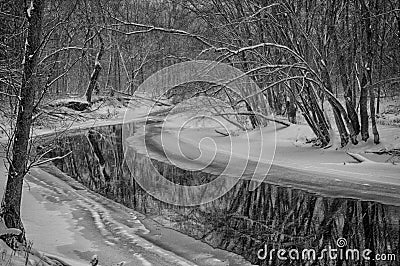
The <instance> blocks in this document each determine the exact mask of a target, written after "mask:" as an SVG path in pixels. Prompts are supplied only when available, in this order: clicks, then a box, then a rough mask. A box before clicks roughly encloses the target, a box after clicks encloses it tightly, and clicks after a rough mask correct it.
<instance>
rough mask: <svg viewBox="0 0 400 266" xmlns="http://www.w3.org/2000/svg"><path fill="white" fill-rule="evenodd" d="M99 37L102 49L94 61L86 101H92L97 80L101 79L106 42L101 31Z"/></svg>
mask: <svg viewBox="0 0 400 266" xmlns="http://www.w3.org/2000/svg"><path fill="white" fill-rule="evenodd" d="M98 37H99V40H100V49H99V52H98V53H97V56H96V60H95V63H94V69H93V72H92V75H91V76H90V81H89V85H88V87H87V89H86V94H85V95H86V101H87V102H88V103H92V94H93V90H94V88H95V87H96V85H97V80H98V79H99V75H100V71H101V68H102V67H101V63H100V60H101V57H102V56H103V53H104V42H103V38H102V37H101V35H100V33H98Z"/></svg>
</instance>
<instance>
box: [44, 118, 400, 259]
mask: <svg viewBox="0 0 400 266" xmlns="http://www.w3.org/2000/svg"><path fill="white" fill-rule="evenodd" d="M127 127H128V128H129V130H130V131H131V132H132V133H133V132H134V130H135V128H134V125H133V124H131V125H128V126H127ZM122 132H123V130H122V126H121V125H112V126H103V127H98V128H93V129H91V131H90V132H89V130H80V131H75V132H71V133H70V134H68V135H67V136H63V137H60V138H58V139H57V144H58V145H57V148H56V149H55V150H54V152H53V154H52V155H53V156H54V155H63V154H65V153H67V152H68V151H73V153H72V155H71V156H69V157H67V158H65V159H63V160H60V161H57V162H56V166H57V167H58V168H60V169H61V170H62V171H64V172H65V173H67V174H69V175H70V176H72V177H73V178H75V179H76V180H78V181H80V182H81V183H83V184H84V185H85V186H87V187H88V188H90V189H92V190H93V191H96V192H98V193H100V194H103V195H105V196H106V197H108V198H110V199H113V200H115V201H117V202H120V203H122V204H124V205H126V206H128V207H130V208H132V209H135V210H137V211H139V212H142V213H144V214H148V215H151V216H152V217H154V219H157V220H158V221H159V222H161V223H163V224H164V225H167V226H171V227H173V228H174V229H176V230H179V231H181V232H183V233H185V234H187V235H190V236H192V237H194V238H196V239H200V240H201V241H204V242H206V243H208V244H210V245H211V246H213V247H216V248H220V249H225V250H228V251H232V252H234V253H237V254H240V255H242V256H243V257H245V258H246V259H247V260H249V261H250V262H252V263H254V264H257V265H400V264H399V258H400V251H399V250H400V249H399V237H400V232H399V230H400V229H399V228H400V227H399V223H400V208H398V207H393V206H387V205H383V204H380V203H377V202H366V201H359V200H352V199H343V198H328V197H322V196H318V195H316V194H312V193H308V192H305V191H302V190H299V189H294V188H289V187H282V186H277V185H272V184H268V183H263V184H261V186H259V187H258V188H257V189H256V190H254V191H249V186H251V184H250V181H247V180H240V181H239V182H238V183H237V184H236V185H235V186H234V187H233V189H231V190H230V191H229V192H228V193H227V194H225V195H224V196H223V197H221V198H219V199H217V200H215V201H213V202H211V203H207V204H204V205H201V206H196V207H179V206H173V205H169V204H166V203H163V202H160V201H158V200H157V199H155V198H153V197H152V196H150V195H149V194H148V193H146V192H145V191H144V190H143V189H142V188H141V187H140V186H139V185H138V184H137V183H136V181H135V178H134V176H141V177H149V176H151V173H150V172H149V171H151V167H149V165H150V164H152V165H155V167H156V168H157V169H158V170H159V172H162V173H163V175H165V176H166V177H168V178H169V179H170V180H174V181H175V182H178V183H185V182H186V183H187V181H188V180H212V179H213V178H214V177H213V176H212V175H211V174H207V173H202V172H196V171H194V172H193V171H187V170H183V169H179V168H177V167H175V166H173V165H169V164H166V163H163V162H160V161H157V160H154V159H152V161H150V159H149V158H148V157H146V156H145V155H142V154H139V153H136V152H135V151H134V150H130V151H129V153H130V154H129V156H128V157H129V158H128V159H129V162H128V163H131V164H133V165H134V169H133V170H134V171H133V172H131V171H130V170H129V168H128V167H127V163H126V161H125V160H124V150H123V145H122V141H123V137H122V135H123V133H122ZM272 172H273V171H272ZM399 196H400V195H399ZM340 238H343V239H345V240H346V242H347V243H346V246H345V247H344V248H342V249H338V246H337V244H338V243H337V241H338V239H340ZM340 244H342V242H341V243H340ZM265 248H266V249H267V255H268V256H266V258H265V259H264V258H261V259H260V258H259V256H261V257H263V256H264V255H265V252H264V251H265ZM260 249H262V250H261V251H260ZM273 249H275V250H276V251H273V252H271V251H272V250H273ZM279 249H282V250H281V251H280V254H279V255H280V256H279V257H281V258H279V257H278V250H279ZM304 249H306V251H304V252H305V254H306V255H307V252H308V251H307V250H309V249H313V250H315V252H316V258H317V259H316V260H315V261H310V260H309V259H307V256H306V255H305V256H303V254H302V253H303V250H304ZM325 249H326V250H325ZM329 249H338V250H336V251H335V250H330V252H329ZM355 249H357V250H358V252H359V260H357V255H356V254H357V252H356V251H355ZM367 249H369V250H371V252H369V251H368V250H367ZM296 250H297V251H296ZM270 252H271V253H270ZM354 252H355V253H354ZM329 253H330V255H329ZM363 253H364V255H365V257H366V258H367V257H369V258H371V260H369V261H368V260H366V259H364V258H363V256H362V255H363ZM257 254H258V255H257ZM270 254H271V256H269V255H270ZM297 254H299V255H297ZM309 255H310V257H312V256H313V253H310V254H309ZM334 255H337V256H338V257H337V258H336V259H335V256H334ZM377 255H378V257H376V256H377ZM379 255H380V256H379ZM394 257H395V258H394ZM285 258H286V260H285ZM297 258H298V259H297ZM340 258H342V259H340ZM374 258H386V259H389V260H391V261H377V260H373V259H374Z"/></svg>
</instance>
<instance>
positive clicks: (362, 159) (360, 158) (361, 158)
mask: <svg viewBox="0 0 400 266" xmlns="http://www.w3.org/2000/svg"><path fill="white" fill-rule="evenodd" d="M346 153H347V155H349V156H350V157H352V158H353V159H354V160H356V161H357V162H358V163H375V162H374V161H371V160H370V159H367V158H365V157H364V156H362V155H360V154H358V153H351V152H346Z"/></svg>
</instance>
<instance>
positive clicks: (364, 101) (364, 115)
mask: <svg viewBox="0 0 400 266" xmlns="http://www.w3.org/2000/svg"><path fill="white" fill-rule="evenodd" d="M360 89H361V91H360V118H361V138H362V140H363V141H367V140H368V139H369V133H368V127H369V123H368V88H367V78H366V77H365V75H363V78H362V81H361V88H360Z"/></svg>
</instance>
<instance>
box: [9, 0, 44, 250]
mask: <svg viewBox="0 0 400 266" xmlns="http://www.w3.org/2000/svg"><path fill="white" fill-rule="evenodd" d="M44 2H45V1H42V0H32V1H31V3H30V7H29V8H28V10H27V19H28V29H27V37H26V45H25V54H24V59H23V77H22V83H21V88H20V94H19V95H20V102H19V107H18V116H17V121H16V127H15V138H14V142H13V144H12V158H10V166H9V171H8V179H7V185H6V190H5V194H4V198H3V201H2V204H1V216H2V217H3V219H4V222H5V224H6V226H7V227H8V228H18V229H20V230H21V231H22V232H23V233H22V234H21V235H20V236H19V237H18V239H17V240H18V241H19V242H22V243H23V242H25V233H24V228H23V224H22V221H21V215H20V208H21V198H22V185H23V178H24V176H25V174H26V173H27V170H28V169H27V162H28V153H29V151H28V145H29V137H30V131H31V125H32V114H33V109H34V103H35V102H34V101H35V90H36V88H37V87H38V78H37V76H36V66H37V59H38V50H39V48H40V43H41V35H42V17H43V9H44V5H45V4H44ZM6 241H7V243H8V244H12V242H13V239H12V238H8V239H6Z"/></svg>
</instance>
